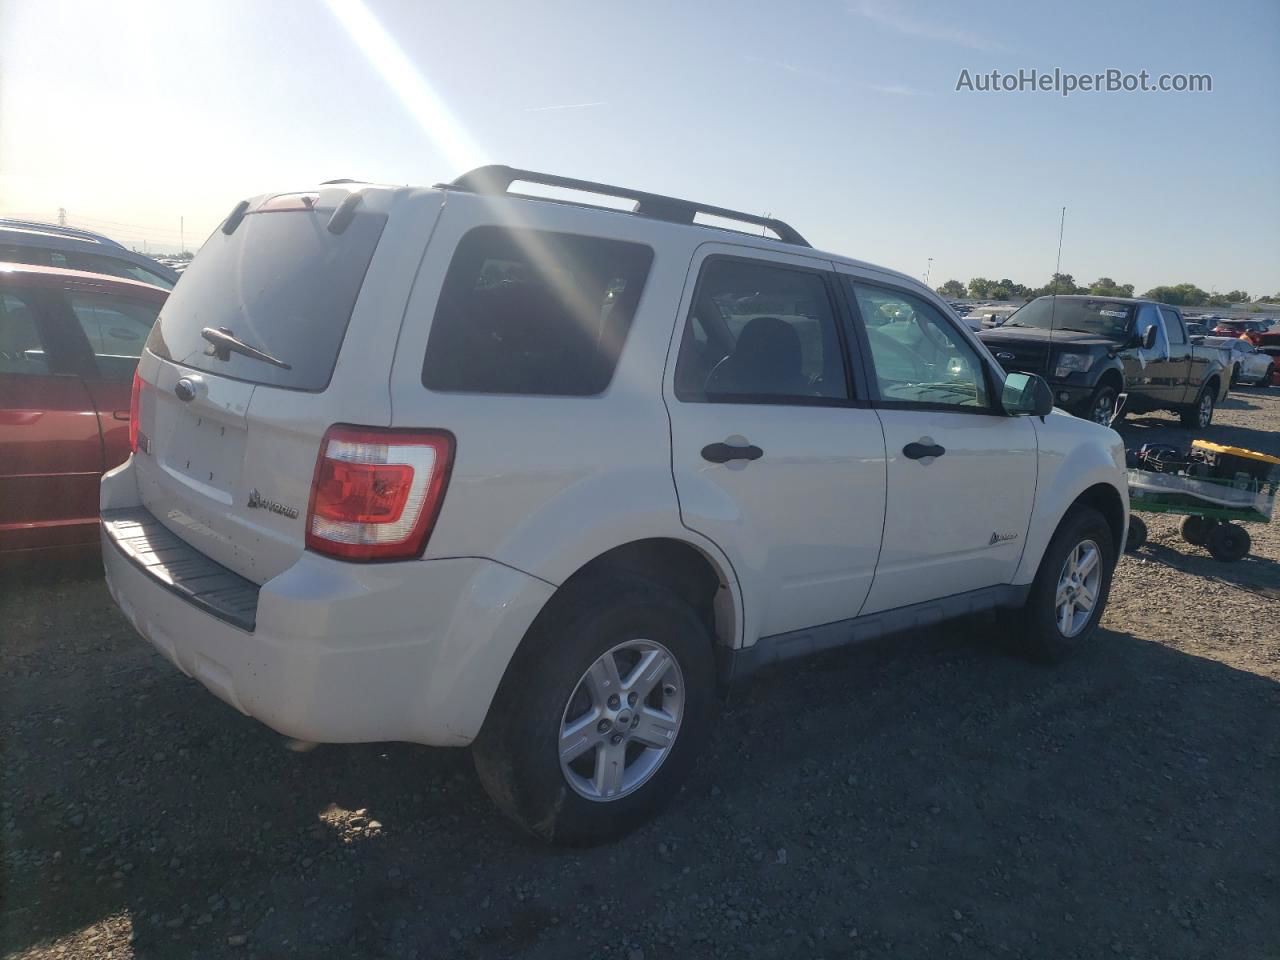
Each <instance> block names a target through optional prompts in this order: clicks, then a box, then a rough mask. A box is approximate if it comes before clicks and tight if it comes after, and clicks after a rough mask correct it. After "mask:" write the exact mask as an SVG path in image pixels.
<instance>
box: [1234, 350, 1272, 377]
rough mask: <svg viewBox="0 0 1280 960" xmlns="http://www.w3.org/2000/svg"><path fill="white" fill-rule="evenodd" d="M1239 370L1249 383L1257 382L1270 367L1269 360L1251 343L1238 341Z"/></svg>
mask: <svg viewBox="0 0 1280 960" xmlns="http://www.w3.org/2000/svg"><path fill="white" fill-rule="evenodd" d="M1239 350H1240V370H1241V372H1242V373H1243V374H1244V376H1245V377H1246V378H1247V379H1248V380H1249V382H1250V383H1254V382H1257V381H1259V380H1261V379H1262V378H1263V376H1265V375H1266V372H1267V369H1268V368H1269V367H1270V366H1271V358H1270V357H1269V356H1267V355H1266V354H1265V353H1263V352H1262V350H1261V348H1259V347H1255V346H1254V345H1253V344H1251V343H1245V342H1244V341H1243V340H1241V341H1240V347H1239Z"/></svg>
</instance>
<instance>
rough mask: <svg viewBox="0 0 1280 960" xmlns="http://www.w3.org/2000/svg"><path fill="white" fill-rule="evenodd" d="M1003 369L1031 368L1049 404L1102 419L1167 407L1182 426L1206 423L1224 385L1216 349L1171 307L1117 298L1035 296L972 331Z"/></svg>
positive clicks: (1220, 355)
mask: <svg viewBox="0 0 1280 960" xmlns="http://www.w3.org/2000/svg"><path fill="white" fill-rule="evenodd" d="M978 336H979V337H981V338H982V341H983V342H984V343H985V344H986V345H987V348H988V349H989V350H990V351H991V352H992V353H994V354H995V355H996V359H997V360H999V361H1000V364H1001V366H1003V367H1004V368H1005V370H1019V371H1022V372H1024V373H1038V374H1040V375H1041V376H1042V377H1044V378H1045V379H1046V380H1048V381H1049V385H1050V386H1051V387H1052V388H1053V395H1054V401H1055V403H1056V404H1057V405H1058V406H1060V407H1062V408H1064V409H1066V410H1069V411H1071V412H1072V413H1074V414H1076V415H1077V416H1079V417H1084V418H1086V419H1089V420H1094V421H1096V422H1098V423H1109V422H1110V420H1111V417H1112V415H1113V413H1114V412H1115V406H1116V399H1117V398H1118V397H1119V396H1120V394H1121V393H1127V394H1128V397H1129V398H1128V402H1127V403H1126V405H1125V407H1124V411H1125V412H1126V413H1145V412H1147V411H1150V410H1172V411H1174V412H1176V413H1178V414H1180V415H1181V417H1182V425H1183V426H1184V427H1190V428H1197V427H1198V428H1201V429H1203V428H1204V427H1207V426H1208V425H1209V422H1210V421H1211V420H1212V419H1213V411H1214V407H1215V406H1216V405H1217V403H1218V401H1219V400H1220V399H1221V398H1222V397H1223V396H1225V395H1226V392H1227V389H1228V387H1229V386H1230V384H1229V382H1228V378H1227V376H1226V375H1225V373H1224V372H1223V371H1224V369H1225V368H1224V366H1223V362H1222V354H1221V352H1220V351H1218V350H1216V349H1214V348H1212V347H1206V346H1203V345H1197V343H1196V342H1195V341H1198V340H1200V338H1199V337H1194V338H1193V337H1190V336H1188V335H1187V328H1186V325H1185V323H1184V321H1183V319H1182V314H1181V313H1180V312H1179V311H1178V310H1177V308H1175V307H1170V306H1168V305H1166V304H1163V303H1155V302H1153V301H1150V300H1129V299H1122V298H1117V297H1091V296H1063V297H1040V298H1039V299H1036V300H1032V301H1031V302H1030V303H1028V304H1026V305H1025V306H1024V307H1022V309H1020V310H1018V311H1017V312H1016V313H1014V314H1012V315H1011V316H1010V317H1009V319H1008V320H1006V321H1005V322H1004V323H1003V324H1001V325H1000V326H998V327H995V328H993V329H990V330H982V331H980V332H979V334H978Z"/></svg>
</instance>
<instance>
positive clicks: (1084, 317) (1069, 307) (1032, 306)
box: [1004, 297, 1133, 340]
mask: <svg viewBox="0 0 1280 960" xmlns="http://www.w3.org/2000/svg"><path fill="white" fill-rule="evenodd" d="M1056 299H1057V302H1056V303H1055V302H1054V300H1055V298H1053V297H1041V298H1040V299H1038V300H1032V301H1031V302H1030V303H1028V304H1027V305H1026V306H1025V307H1023V308H1022V309H1021V310H1019V311H1018V312H1017V313H1015V314H1013V315H1012V316H1011V317H1009V319H1008V320H1007V321H1006V322H1005V324H1004V325H1005V326H1006V327H1035V328H1037V329H1040V330H1048V329H1050V328H1052V329H1054V330H1075V331H1077V332H1079V333H1092V334H1093V335H1094V336H1097V337H1106V338H1107V339H1110V340H1120V339H1123V338H1124V336H1125V335H1126V334H1127V333H1128V331H1129V329H1130V326H1129V321H1130V320H1131V319H1132V317H1133V304H1131V303H1116V302H1115V301H1112V300H1068V299H1066V298H1065V297H1058V298H1056Z"/></svg>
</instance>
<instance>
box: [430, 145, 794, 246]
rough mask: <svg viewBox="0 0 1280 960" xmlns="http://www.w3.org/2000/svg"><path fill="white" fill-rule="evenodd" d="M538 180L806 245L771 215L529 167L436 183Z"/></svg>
mask: <svg viewBox="0 0 1280 960" xmlns="http://www.w3.org/2000/svg"><path fill="white" fill-rule="evenodd" d="M517 181H519V182H522V183H540V184H543V185H544V186H548V187H560V188H562V189H565V190H581V191H583V192H585V193H596V194H600V195H601V196H606V197H621V198H623V199H625V200H634V201H635V202H636V205H635V207H634V208H632V210H631V212H632V213H634V214H636V215H638V216H641V217H651V218H653V219H654V220H666V221H667V222H669V223H687V224H692V223H693V222H694V218H695V217H696V216H697V215H698V214H700V213H705V214H708V215H709V216H713V217H721V218H723V219H725V220H737V221H739V222H740V223H750V224H753V225H755V226H757V227H765V228H766V229H769V230H772V231H773V232H774V233H775V234H777V235H778V239H779V240H781V241H783V242H784V243H793V244H795V245H797V246H801V247H807V246H809V245H810V244H809V241H808V240H806V239H805V238H804V237H802V236H801V235H800V233H799V232H798V231H797V230H796V229H795V228H794V227H792V226H791V225H790V224H788V223H785V222H784V221H782V220H777V219H774V218H773V217H761V216H757V215H756V214H754V213H743V212H741V211H740V210H728V209H725V208H724V207H713V206H710V205H709V204H705V203H696V202H694V201H692V200H679V199H677V198H675V197H664V196H662V195H661V194H658V193H645V192H644V191H643V190H632V189H630V188H628V187H615V186H611V185H610V184H607V183H594V182H593V181H591V180H574V179H573V178H571V177H558V176H556V175H554V174H550V173H536V172H534V171H533V170H519V169H517V168H515V167H508V166H505V165H502V164H491V165H489V166H486V167H476V169H474V170H472V171H470V172H468V173H464V174H463V175H462V176H460V177H458V179H456V180H454V181H453V182H452V183H440V184H436V186H438V187H441V188H443V189H446V190H462V191H465V192H467V193H485V194H493V193H507V192H508V191H509V190H510V188H511V184H513V183H515V182H517Z"/></svg>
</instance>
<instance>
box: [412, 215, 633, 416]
mask: <svg viewBox="0 0 1280 960" xmlns="http://www.w3.org/2000/svg"><path fill="white" fill-rule="evenodd" d="M652 262H653V251H652V250H650V249H649V248H648V247H646V246H643V245H641V244H636V243H625V242H623V241H621V240H602V239H599V238H597V237H584V236H577V235H575V234H567V233H552V232H549V231H545V230H512V229H508V228H505V227H476V228H475V229H474V230H472V231H471V232H469V233H468V234H467V235H466V236H464V237H463V238H462V240H461V241H460V242H459V244H458V249H457V250H456V251H455V253H454V255H453V260H452V262H451V263H450V264H449V272H448V273H447V274H446V275H445V279H444V287H443V288H442V290H441V292H440V302H439V304H438V305H437V306H436V313H435V318H434V319H433V320H432V323H431V335H430V337H429V338H428V340H427V353H426V357H425V358H424V360H423V365H422V383H423V386H425V387H427V388H428V389H430V390H440V391H444V392H456V393H500V394H526V395H530V394H532V395H546V396H592V395H594V394H598V393H602V392H604V390H605V388H606V387H608V385H609V382H610V381H611V380H612V379H613V373H614V369H615V368H616V367H617V364H618V357H619V355H620V354H621V352H622V345H623V343H624V342H625V341H626V338H627V332H628V331H629V330H630V328H631V320H632V317H633V316H634V315H635V311H636V306H637V304H638V303H639V302H640V292H641V290H642V289H643V288H644V282H645V279H646V277H647V276H648V274H649V266H650V264H651V263H652Z"/></svg>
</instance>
